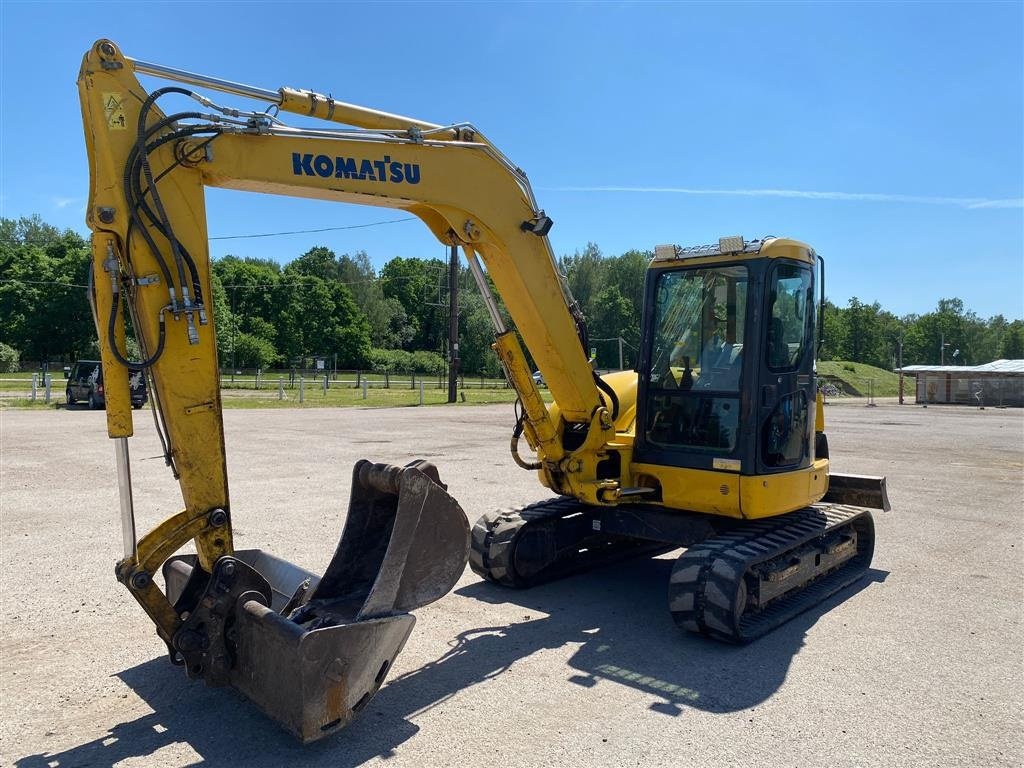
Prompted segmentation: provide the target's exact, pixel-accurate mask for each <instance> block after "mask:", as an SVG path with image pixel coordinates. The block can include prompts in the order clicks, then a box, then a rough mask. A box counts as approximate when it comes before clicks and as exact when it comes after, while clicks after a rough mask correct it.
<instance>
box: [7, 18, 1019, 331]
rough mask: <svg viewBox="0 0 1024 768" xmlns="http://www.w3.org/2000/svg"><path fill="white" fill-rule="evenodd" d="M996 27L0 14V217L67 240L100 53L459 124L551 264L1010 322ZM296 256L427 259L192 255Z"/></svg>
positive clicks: (252, 212)
mask: <svg viewBox="0 0 1024 768" xmlns="http://www.w3.org/2000/svg"><path fill="white" fill-rule="evenodd" d="M1022 9H1024V4H1022V3H1019V2H1014V3H990V4H985V3H979V2H974V3H964V4H955V3H941V4H939V3H934V4H929V3H914V4H909V3H908V4H896V3H892V4H884V3H861V4H841V3H827V4H826V3H822V4H770V3H757V4H743V3H730V4H712V5H704V4H684V3H647V4H634V3H536V4H525V3H522V4H512V3H486V4H485V3H458V4H445V3H431V2H421V3H388V4H386V3H376V4H340V3H338V4H335V3H321V4H300V3H291V4H286V3H213V2H204V3H189V2H177V3H172V4H161V3H145V4H143V3H137V4H132V3H120V4H104V3H89V2H78V3H69V4H64V3H43V2H33V3H19V2H11V1H10V0H0V49H2V52H0V67H2V71H0V109H2V112H0V131H2V135H0V161H2V163H0V165H2V178H0V213H2V215H3V216H6V217H17V216H24V215H30V214H33V213H38V214H40V215H41V216H42V217H43V219H44V220H46V221H48V222H50V223H52V224H55V225H57V226H61V227H71V228H73V229H76V230H78V231H80V232H83V233H85V232H86V231H87V230H86V228H85V225H84V221H83V215H84V214H83V210H84V203H85V194H86V191H87V188H88V179H87V165H86V159H85V156H84V142H83V139H82V129H81V118H80V114H79V108H78V101H77V92H76V90H75V78H76V75H77V72H78V66H79V63H80V61H81V57H82V54H83V53H84V52H85V50H86V49H87V48H88V47H89V46H90V45H91V44H92V42H93V41H94V40H96V39H98V38H101V37H109V38H111V39H113V40H115V41H116V42H117V43H119V44H120V45H121V47H122V49H123V50H124V51H125V53H126V54H127V55H129V56H133V57H135V58H139V59H143V60H147V61H153V62H158V63H161V64H166V65H170V66H175V67H179V68H182V69H188V70H192V71H196V72H201V73H204V74H209V75H214V76H217V77H222V78H225V79H230V80H236V81H240V82H244V83H248V84H252V85H257V86H260V87H264V88H270V89H276V88H278V87H280V86H285V85H287V86H293V87H303V88H311V89H314V90H318V91H320V92H329V93H331V94H332V95H334V96H335V97H336V98H338V99H340V100H344V101H349V102H354V103H358V104H364V105H367V106H372V107H376V108H379V109H383V110H386V111H392V112H399V113H402V114H407V115H412V116H415V117H419V118H422V119H424V120H429V121H432V122H437V123H449V122H458V121H463V120H466V121H470V122H473V123H475V124H476V125H477V126H478V127H480V129H481V130H482V131H483V132H484V133H485V134H487V136H488V137H489V138H490V139H491V140H492V141H494V142H495V143H496V144H497V145H498V147H499V148H501V149H502V150H503V151H504V152H505V153H506V154H507V155H508V156H509V157H511V158H512V159H513V160H514V161H515V162H516V163H518V164H519V165H520V166H521V167H522V168H524V169H525V170H526V172H527V173H528V174H529V176H530V178H531V180H532V183H533V185H534V188H535V191H536V193H537V196H538V199H539V201H540V204H541V205H542V206H543V207H544V208H545V209H546V210H547V212H548V214H549V215H550V216H551V217H552V218H553V219H554V220H555V226H554V229H553V230H552V231H551V240H552V244H553V246H554V249H555V252H556V254H559V255H561V254H565V253H572V252H573V251H575V250H580V249H582V248H583V247H584V246H585V245H586V243H587V242H588V241H594V242H596V243H597V244H598V245H599V246H600V247H601V249H602V250H603V251H604V252H605V253H606V254H616V253H621V252H622V251H624V250H627V249H629V248H647V249H650V248H653V246H654V245H656V244H659V243H666V242H675V243H679V244H681V245H692V244H697V243H705V242H712V241H715V240H716V239H717V238H718V237H719V236H720V235H727V234H743V235H745V236H747V237H748V238H753V237H757V236H761V235H766V234H774V235H786V236H790V237H796V238H799V239H802V240H805V241H807V242H809V243H811V244H812V245H814V246H815V247H816V248H817V249H818V251H819V252H821V253H823V254H824V255H825V257H826V259H827V263H828V268H829V269H828V277H829V283H828V293H829V296H830V297H831V298H832V299H833V300H834V301H836V302H838V303H841V304H844V303H845V302H846V301H847V299H849V298H850V297H851V296H857V297H859V298H860V299H861V300H862V301H868V302H870V301H876V300H877V301H879V302H881V304H882V305H883V306H884V307H886V308H887V309H890V310H892V311H894V312H897V313H898V314H904V313H910V312H916V313H924V312H928V311H930V310H932V309H933V308H934V306H935V304H936V302H937V300H938V299H939V298H941V297H951V296H959V297H960V298H962V299H963V300H964V302H965V303H966V305H967V306H968V307H969V308H971V309H973V310H975V311H976V312H977V313H978V314H980V315H982V316H983V317H988V316H990V315H994V314H997V313H1002V314H1004V315H1006V316H1007V317H1011V318H1020V317H1022V316H1024V207H1022V206H1024V202H1022V198H1024V52H1022V40H1024V10H1022ZM144 82H145V83H146V84H147V85H148V86H150V87H155V85H156V83H158V82H160V81H153V80H146V81H144ZM211 95H214V96H215V97H216V98H218V99H219V100H220V101H221V102H226V101H230V98H231V97H227V96H226V95H218V94H211ZM237 103H238V104H239V105H240V106H252V104H251V103H249V104H246V102H244V101H242V100H237ZM208 203H209V205H208V213H209V219H210V223H209V229H210V233H211V235H238V234H248V233H262V232H274V231H282V230H299V229H313V228H321V227H342V226H351V225H356V224H365V223H370V222H376V221H385V220H388V219H394V218H397V217H396V215H395V214H394V213H392V212H389V211H387V210H382V209H372V208H366V207H361V206H344V205H338V204H332V203H322V202H311V201H308V200H290V199H287V198H281V197H272V196H264V195H251V194H245V193H238V192H226V191H222V190H210V192H209V195H208ZM314 245H327V246H329V247H331V248H333V249H334V250H335V251H337V252H339V253H341V252H353V251H356V250H359V249H363V250H366V251H367V252H368V253H369V254H370V256H371V258H372V259H373V260H374V262H375V263H376V264H378V265H380V264H383V263H384V262H385V261H386V260H387V259H389V258H391V257H393V256H425V257H430V256H437V257H442V258H443V257H444V248H443V247H442V246H441V245H440V244H439V243H437V242H436V241H434V240H433V238H432V237H431V236H430V234H429V233H428V232H427V230H426V228H425V227H423V226H422V225H421V224H419V223H418V222H416V221H409V222H402V223H397V224H389V225H386V226H379V227H369V228H363V229H353V230H347V231H340V232H329V233H322V234H310V235H294V236H288V237H275V238H265V239H252V240H221V241H214V242H212V243H211V253H212V255H213V256H214V257H217V256H221V255H224V254H226V253H235V254H238V255H253V256H263V257H272V258H276V259H278V260H280V261H288V260H290V259H292V258H294V257H295V256H297V255H299V254H300V253H302V252H303V251H305V250H307V249H308V248H310V247H312V246H314Z"/></svg>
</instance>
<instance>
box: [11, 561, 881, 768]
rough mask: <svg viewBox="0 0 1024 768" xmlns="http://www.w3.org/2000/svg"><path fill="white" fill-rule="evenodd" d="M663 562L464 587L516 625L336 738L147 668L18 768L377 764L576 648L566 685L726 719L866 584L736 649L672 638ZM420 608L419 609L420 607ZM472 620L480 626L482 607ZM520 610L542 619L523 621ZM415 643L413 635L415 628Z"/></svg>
mask: <svg viewBox="0 0 1024 768" xmlns="http://www.w3.org/2000/svg"><path fill="white" fill-rule="evenodd" d="M671 568H672V560H671V559H654V560H639V561H633V562H629V563H623V564H620V565H618V566H615V567H609V568H605V569H602V570H600V571H596V572H594V573H590V574H585V575H581V576H576V577H574V578H571V579H567V580H565V581H560V582H556V583H554V584H548V585H545V586H543V587H539V588H535V589H533V590H530V591H525V592H518V591H513V590H507V589H504V588H500V587H496V586H493V585H490V584H487V583H485V582H476V583H473V584H470V585H468V586H465V587H462V588H460V589H459V590H457V591H456V594H458V595H460V596H462V597H463V598H468V599H472V600H478V601H480V602H481V603H489V604H503V605H505V606H506V613H507V607H508V606H519V607H520V608H521V609H522V611H523V613H522V619H521V620H520V621H518V622H516V623H513V624H508V625H500V626H483V627H479V628H476V629H472V630H468V631H466V632H463V633H460V634H459V635H458V636H457V637H455V638H454V639H453V640H452V641H451V642H450V643H449V645H450V647H449V649H448V650H447V651H446V652H445V653H444V654H443V655H441V656H440V657H439V658H438V659H437V660H435V661H432V662H430V663H428V664H426V665H425V666H423V667H421V668H420V669H417V670H414V671H412V672H408V673H406V674H404V675H402V676H400V677H396V678H394V679H392V680H390V681H389V682H387V683H386V684H385V686H384V687H383V688H382V689H381V691H380V693H378V695H377V696H376V697H375V698H374V699H373V700H372V701H371V702H370V704H369V706H368V707H367V709H366V711H365V712H364V713H363V714H362V715H361V717H360V718H358V719H357V720H356V721H355V722H354V723H353V724H352V725H350V726H349V727H348V728H347V729H346V730H345V731H344V732H343V733H341V734H339V735H336V736H334V737H332V738H327V739H325V740H323V741H321V742H317V743H314V744H312V745H309V746H306V747H302V746H300V745H299V744H298V743H297V742H296V741H295V740H294V739H293V738H292V737H291V736H290V735H288V734H287V733H285V732H284V731H283V730H281V729H279V728H278V727H277V726H276V725H275V724H274V723H273V722H271V721H270V720H268V719H267V718H266V717H264V716H263V715H262V714H261V713H260V712H259V711H258V710H257V709H256V708H255V707H254V706H252V705H251V704H249V703H248V702H246V701H245V700H244V699H242V697H241V696H239V695H238V694H236V693H235V692H234V691H232V690H230V689H217V690H212V689H207V688H204V687H202V686H201V685H197V684H195V683H190V682H189V681H188V680H187V678H186V677H185V675H184V674H183V673H182V671H181V670H180V669H179V668H177V667H173V666H172V665H171V664H169V663H168V662H167V661H166V660H165V659H163V658H158V659H154V660H153V661H149V662H146V663H145V664H141V665H139V666H136V667H133V668H131V669H127V670H125V671H124V672H122V673H120V674H119V675H118V677H119V678H121V680H123V681H124V682H125V684H126V685H128V686H129V687H130V688H132V690H134V691H135V692H136V693H137V694H138V695H139V696H140V697H141V698H142V699H144V700H145V701H146V703H147V704H148V705H149V706H150V707H151V708H152V709H153V710H154V712H153V714H149V715H145V716H143V717H140V718H138V719H136V720H133V721H130V722H125V723H120V724H118V725H116V726H114V727H113V728H111V729H110V731H109V733H108V734H107V735H105V736H103V737H102V738H99V739H96V740H94V741H90V742H87V743H85V744H82V745H80V746H76V747H73V748H71V749H67V750H64V751H62V752H58V753H52V754H43V755H32V756H28V757H25V758H22V759H20V760H18V761H17V763H16V765H17V766H18V768H44V767H49V768H58V767H59V768H65V767H66V766H93V767H95V768H103V767H107V768H109V767H110V766H113V765H115V764H116V763H118V762H120V761H122V760H126V759H128V758H133V757H135V758H142V759H144V758H145V757H146V756H148V755H152V754H153V753H154V752H156V751H157V750H159V749H161V748H163V747H165V746H167V745H170V744H176V743H181V742H184V743H186V744H187V745H189V747H191V749H192V750H193V751H194V752H195V754H196V755H198V756H199V761H198V762H197V764H202V765H246V766H279V765H289V766H300V765H330V766H332V768H333V767H336V768H345V767H346V766H358V765H361V764H362V763H364V762H366V761H367V760H370V759H372V758H374V757H378V756H382V757H388V756H390V755H392V754H393V753H394V752H395V750H396V748H397V747H398V746H399V745H401V744H403V743H404V742H405V741H407V740H408V739H410V738H411V737H412V736H414V735H415V734H416V733H417V731H418V730H419V727H418V726H417V725H416V724H415V723H414V722H413V721H412V718H414V717H415V715H416V714H418V713H420V712H422V711H424V710H426V709H430V708H432V707H435V706H437V705H439V704H441V703H443V702H445V701H446V700H448V699H450V698H451V697H452V696H454V695H456V694H457V693H458V692H459V691H462V690H464V689H466V688H469V687H471V686H473V685H476V684H478V683H481V682H483V681H485V680H488V679H490V678H493V677H495V676H497V675H501V674H502V673H504V672H505V671H507V670H508V669H509V668H510V667H511V666H512V665H514V664H515V663H516V662H517V661H519V660H521V659H524V658H526V657H528V656H530V655H531V654H533V653H535V652H537V651H540V650H542V649H545V648H559V647H562V646H564V645H567V644H570V645H575V646H578V647H577V649H576V651H575V652H574V653H573V655H572V658H571V659H570V661H569V666H570V669H568V670H566V679H567V680H566V682H565V685H578V686H583V687H587V688H591V687H594V686H597V685H625V686H629V687H631V688H634V689H637V690H640V691H643V692H645V693H647V694H649V701H648V702H647V703H646V706H647V707H648V708H649V709H650V710H652V711H653V712H656V713H660V714H662V715H665V716H669V717H678V716H680V715H682V714H684V713H685V711H686V709H687V708H696V709H700V710H704V711H708V712H733V711H737V710H741V709H746V708H748V707H752V706H754V705H756V704H758V703H760V702H762V701H764V700H765V699H767V698H768V697H769V696H771V695H772V694H773V693H774V692H775V691H776V690H778V688H779V686H780V685H781V684H782V682H783V680H784V679H785V677H786V673H787V671H788V669H789V666H790V663H791V661H792V659H793V657H794V656H795V655H796V654H797V653H798V652H799V650H800V648H801V647H802V646H803V644H804V637H805V635H806V633H807V630H808V629H809V628H810V627H811V626H813V625H814V623H815V622H816V621H817V620H818V618H819V617H820V616H822V615H823V614H824V613H826V612H828V611H829V610H830V609H831V608H833V607H835V606H836V605H838V604H839V603H841V602H843V601H844V600H847V599H849V598H850V597H852V596H853V595H854V594H856V593H857V592H859V591H860V590H862V589H864V588H866V587H868V586H870V585H871V584H872V583H875V582H881V581H884V580H885V577H886V576H887V575H888V574H887V573H886V572H884V571H879V570H875V569H871V570H870V571H869V572H868V575H867V576H866V577H865V578H864V579H862V580H861V581H859V582H858V583H857V584H855V585H853V586H851V587H849V588H847V589H845V590H843V591H842V592H840V593H839V594H838V595H836V596H834V597H833V598H831V599H830V600H828V601H826V602H825V603H823V604H822V605H820V606H818V607H817V608H815V609H813V610H811V611H808V612H806V613H804V614H802V615H801V616H798V617H797V618H795V619H794V620H792V621H790V622H789V623H787V624H786V625H785V626H783V627H782V628H780V629H778V630H776V631H775V632H773V633H771V634H770V635H768V636H767V637H764V638H762V639H761V640H759V641H757V642H756V643H754V644H752V645H749V646H745V647H733V646H725V645H721V644H717V643H713V642H711V641H707V640H703V639H701V638H699V637H696V636H692V635H687V634H684V633H682V632H680V631H679V630H678V629H677V628H676V627H675V625H674V624H673V623H672V620H671V617H670V616H669V613H668V610H667V608H666V604H665V590H666V585H667V584H668V578H669V573H670V571H671ZM426 610H428V611H429V610H431V609H430V608H427V609H426ZM480 612H481V614H482V615H486V614H487V608H486V606H481V609H480ZM533 612H537V613H541V614H546V615H544V616H542V617H536V618H535V617H534V616H533ZM414 631H415V630H414Z"/></svg>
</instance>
